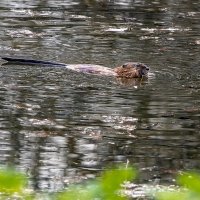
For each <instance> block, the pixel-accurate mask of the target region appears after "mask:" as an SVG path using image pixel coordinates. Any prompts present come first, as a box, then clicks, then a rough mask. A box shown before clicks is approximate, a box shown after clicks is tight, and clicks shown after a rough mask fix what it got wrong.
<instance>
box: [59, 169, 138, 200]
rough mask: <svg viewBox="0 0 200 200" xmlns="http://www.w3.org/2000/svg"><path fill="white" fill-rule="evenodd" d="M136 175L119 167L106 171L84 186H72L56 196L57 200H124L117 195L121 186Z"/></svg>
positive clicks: (123, 197) (132, 171)
mask: <svg viewBox="0 0 200 200" xmlns="http://www.w3.org/2000/svg"><path fill="white" fill-rule="evenodd" d="M135 176H136V173H135V170H133V169H132V168H124V167H119V168H115V169H110V170H106V171H104V172H103V173H102V175H101V177H99V178H97V179H96V180H95V181H92V182H89V183H88V184H86V185H85V186H83V185H80V186H74V187H73V186H72V187H70V188H69V189H68V190H66V191H65V192H63V193H62V194H60V195H59V196H58V200H68V199H74V200H76V199H78V200H86V199H87V200H94V199H99V200H100V199H102V200H125V199H127V198H126V197H125V196H122V195H120V194H119V192H120V190H122V184H123V183H124V182H125V181H130V180H133V178H135Z"/></svg>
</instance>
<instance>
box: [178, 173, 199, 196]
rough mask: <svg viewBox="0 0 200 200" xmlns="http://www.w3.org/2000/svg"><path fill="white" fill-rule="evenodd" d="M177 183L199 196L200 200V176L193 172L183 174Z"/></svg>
mask: <svg viewBox="0 0 200 200" xmlns="http://www.w3.org/2000/svg"><path fill="white" fill-rule="evenodd" d="M177 182H178V183H179V184H180V185H182V186H184V187H186V188H188V189H189V190H190V191H193V192H195V193H198V194H199V199H200V175H199V174H197V173H195V172H189V173H183V174H182V175H180V176H179V177H178V180H177Z"/></svg>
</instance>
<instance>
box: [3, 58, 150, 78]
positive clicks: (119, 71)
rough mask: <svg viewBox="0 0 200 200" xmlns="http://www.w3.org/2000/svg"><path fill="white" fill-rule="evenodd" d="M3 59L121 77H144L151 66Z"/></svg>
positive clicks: (131, 63) (132, 63) (129, 63)
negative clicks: (107, 65) (117, 65)
mask: <svg viewBox="0 0 200 200" xmlns="http://www.w3.org/2000/svg"><path fill="white" fill-rule="evenodd" d="M1 59H3V60H5V61H7V62H8V63H15V64H30V65H33V64H38V65H48V66H58V67H59V66H60V67H66V68H67V69H71V70H74V71H77V72H83V73H89V74H96V75H105V76H115V77H120V78H142V77H143V76H147V75H148V72H149V67H148V66H147V65H145V64H142V63H137V62H128V63H125V64H123V65H121V66H119V67H116V68H114V69H111V68H108V67H104V66H101V65H92V64H64V63H56V62H49V61H41V60H32V59H23V58H10V57H1Z"/></svg>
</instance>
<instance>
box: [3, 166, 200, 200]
mask: <svg viewBox="0 0 200 200" xmlns="http://www.w3.org/2000/svg"><path fill="white" fill-rule="evenodd" d="M135 177H136V171H135V170H134V169H133V168H126V167H118V168H114V169H108V170H105V171H103V172H102V174H101V176H100V177H99V178H96V179H95V180H93V181H88V182H87V183H85V184H84V185H83V184H78V185H72V186H69V187H68V188H67V189H66V190H64V191H62V192H58V193H55V194H38V193H37V194H36V193H34V192H27V178H26V176H25V175H24V174H22V173H19V172H17V171H15V170H13V169H10V168H9V169H0V199H25V200H37V199H40V200H43V199H45V200H47V199H48V200H50V199H52V200H97V199H98V200H126V199H128V198H127V197H126V196H124V195H122V193H121V191H122V189H123V186H122V185H123V183H124V182H126V181H132V180H133V179H134V178H135ZM177 183H178V184H179V185H180V187H179V189H176V190H173V191H169V190H167V189H166V191H164V192H156V193H154V196H155V198H156V199H157V200H200V174H198V173H195V172H189V173H183V174H181V175H179V176H178V178H177ZM43 197H44V198H43ZM147 199H148V198H147ZM151 199H152V198H151Z"/></svg>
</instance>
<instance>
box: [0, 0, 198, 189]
mask: <svg viewBox="0 0 200 200" xmlns="http://www.w3.org/2000/svg"><path fill="white" fill-rule="evenodd" d="M199 22H200V10H199V1H197V0H193V1H184V0H182V1H181V0H180V1H170V0H169V1H167V0H163V1H157V0H154V1H148V0H146V1H145V0H137V1H136V0H135V1H128V0H127V1H125V0H121V1H120V0H116V1H114V0H111V1H94V0H85V1H80V0H73V1H70V0H67V1H66V0H65V1H64V0H57V1H54V0H43V1H40V0H23V1H22V0H9V1H7V0H1V2H0V26H1V29H0V55H1V56H5V55H6V56H14V57H25V58H34V59H42V60H50V61H52V60H53V61H58V62H63V63H71V64H76V63H93V64H101V65H104V66H108V67H111V68H112V67H114V66H118V65H120V64H122V63H124V62H127V61H139V62H143V63H146V64H147V65H149V66H150V67H151V73H150V76H149V79H148V80H144V81H142V82H140V81H138V80H133V81H124V80H117V79H115V78H110V77H100V76H92V75H87V74H81V73H76V72H71V71H69V70H66V69H64V68H58V67H55V68H54V67H42V66H28V65H2V66H1V67H0V77H1V78H0V108H1V109H0V164H1V165H14V166H15V167H17V168H18V169H20V170H22V171H25V172H26V173H27V174H28V175H29V176H30V177H31V180H32V187H33V188H34V189H36V190H45V191H56V190H60V189H62V188H63V187H65V186H66V185H67V184H70V183H74V182H78V181H80V180H85V179H89V178H93V177H95V176H96V175H98V174H99V172H100V171H101V170H102V169H105V168H106V167H108V166H110V165H112V164H115V163H128V164H129V166H136V167H137V168H138V169H140V178H139V179H138V183H159V184H173V183H174V177H175V175H176V174H177V173H178V172H179V171H181V170H188V169H198V170H199V166H200V153H199V152H200V120H199V119H200V99H199V95H200V65H199V64H200V35H199V33H200V23H199Z"/></svg>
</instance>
